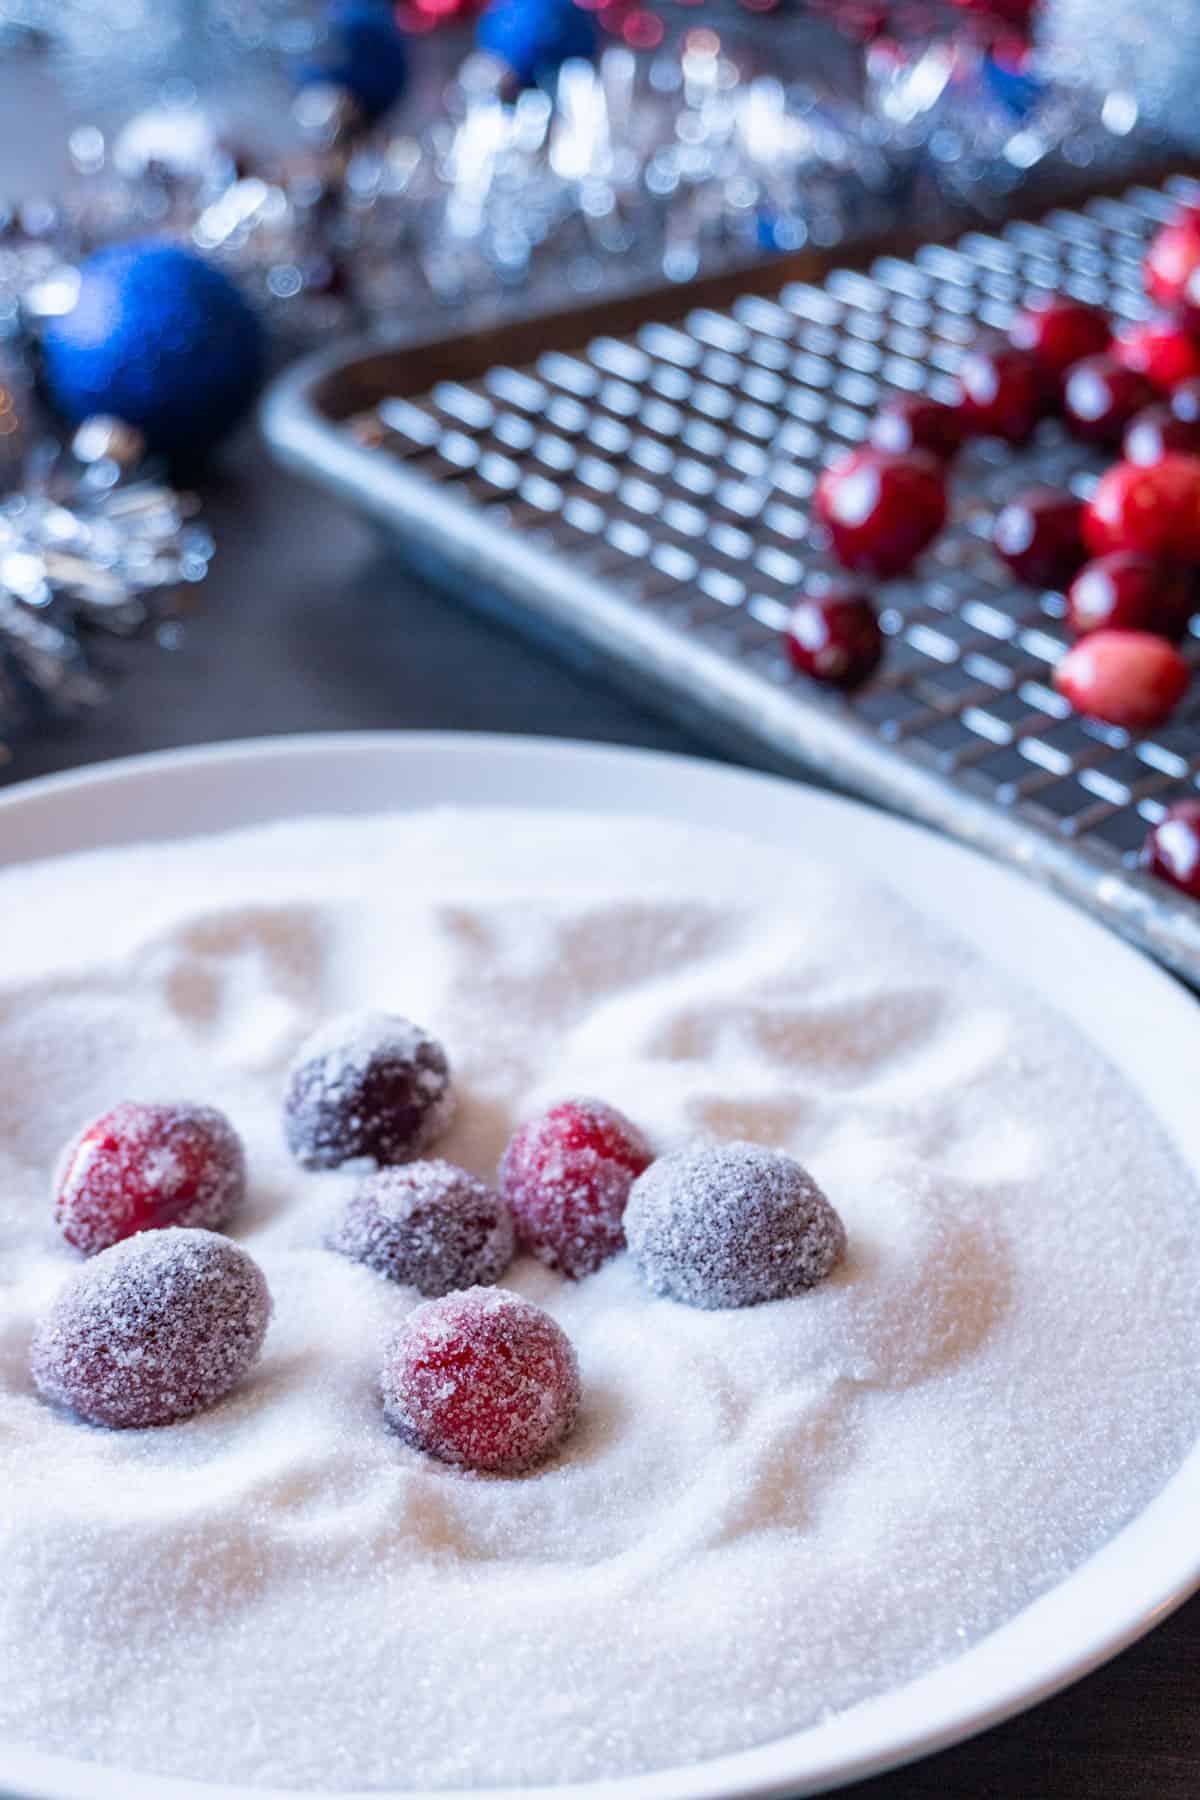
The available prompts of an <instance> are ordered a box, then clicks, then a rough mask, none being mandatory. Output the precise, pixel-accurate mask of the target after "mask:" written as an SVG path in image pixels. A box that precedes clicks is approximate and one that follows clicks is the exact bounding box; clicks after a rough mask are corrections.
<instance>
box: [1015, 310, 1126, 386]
mask: <svg viewBox="0 0 1200 1800" xmlns="http://www.w3.org/2000/svg"><path fill="white" fill-rule="evenodd" d="M1008 335H1009V339H1010V341H1011V342H1012V343H1013V344H1014V345H1015V346H1016V348H1017V349H1018V350H1027V351H1028V352H1029V354H1030V355H1031V356H1033V357H1034V358H1035V360H1036V361H1037V364H1038V367H1039V368H1040V369H1041V370H1042V372H1043V374H1044V375H1046V376H1048V377H1049V378H1050V379H1051V380H1053V381H1060V380H1061V378H1062V377H1063V376H1064V375H1065V374H1066V372H1067V370H1068V369H1069V368H1070V366H1071V364H1072V363H1077V362H1082V361H1083V359H1084V357H1085V356H1099V355H1100V353H1101V351H1103V350H1107V349H1108V345H1109V341H1110V339H1111V337H1112V332H1111V330H1110V329H1109V324H1108V319H1107V317H1106V316H1105V314H1104V313H1102V312H1101V310H1100V308H1099V307H1098V306H1088V305H1087V303H1086V301H1083V300H1069V299H1067V298H1066V297H1065V296H1064V295H1062V294H1038V295H1036V296H1035V298H1034V299H1032V300H1031V301H1030V302H1029V304H1028V306H1026V307H1025V309H1024V310H1023V311H1022V312H1019V313H1018V314H1017V316H1016V318H1015V319H1014V320H1013V322H1012V324H1011V326H1010V327H1009V332H1008Z"/></svg>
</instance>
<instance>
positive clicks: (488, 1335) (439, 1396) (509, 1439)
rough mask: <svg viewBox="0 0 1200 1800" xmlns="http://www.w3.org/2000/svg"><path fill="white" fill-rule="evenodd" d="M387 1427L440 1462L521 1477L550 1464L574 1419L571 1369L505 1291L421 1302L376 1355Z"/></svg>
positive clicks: (546, 1324)
mask: <svg viewBox="0 0 1200 1800" xmlns="http://www.w3.org/2000/svg"><path fill="white" fill-rule="evenodd" d="M380 1389H381V1392H382V1396H383V1410H384V1415H385V1417H386V1418H387V1421H388V1423H389V1424H390V1425H391V1426H392V1428H393V1429H394V1430H395V1431H397V1432H398V1433H399V1435H400V1436H401V1437H402V1438H403V1439H404V1441H405V1443H407V1444H411V1445H412V1446H413V1448H414V1449H416V1450H423V1451H424V1452H425V1453H426V1455H428V1456H436V1457H437V1458H439V1460H440V1461H442V1462H448V1463H457V1464H459V1465H460V1467H462V1468H466V1469H475V1470H479V1471H481V1472H484V1473H487V1474H494V1475H521V1474H524V1473H525V1472H526V1471H527V1470H529V1469H532V1468H535V1467H536V1466H537V1464H538V1463H541V1462H545V1460H546V1459H547V1458H548V1457H550V1456H552V1455H553V1454H554V1452H555V1451H556V1450H557V1449H558V1448H559V1446H560V1445H561V1444H562V1442H563V1440H564V1439H565V1438H566V1436H567V1434H568V1433H569V1431H570V1430H571V1427H572V1425H573V1424H574V1423H575V1418H576V1415H577V1413H578V1411H579V1401H580V1381H579V1364H578V1361H577V1359H576V1356H575V1351H574V1349H573V1347H572V1345H571V1342H570V1340H569V1338H568V1337H567V1336H566V1333H565V1332H564V1331H563V1330H562V1329H561V1327H560V1326H559V1325H557V1324H556V1323H555V1321H554V1320H553V1319H552V1318H551V1317H550V1315H549V1313H547V1312H543V1310H542V1308H541V1307H540V1306H535V1305H534V1304H533V1303H532V1301H529V1300H523V1299H521V1298H520V1296H519V1295H517V1294H513V1293H509V1292H508V1291H507V1290H506V1289H504V1288H481V1287H477V1288H468V1289H467V1290H466V1292H465V1293H461V1294H447V1295H446V1296H445V1298H444V1299H441V1300H426V1301H425V1302H424V1303H423V1304H422V1305H421V1306H418V1307H417V1308H416V1309H415V1311H413V1312H411V1313H410V1314H409V1315H408V1318H407V1319H406V1320H405V1321H404V1323H403V1325H402V1326H401V1327H400V1329H399V1331H398V1332H397V1333H396V1335H395V1336H394V1337H393V1339H392V1340H391V1342H390V1343H389V1345H388V1347H387V1350H386V1351H385V1353H384V1359H383V1373H382V1376H381V1379H380Z"/></svg>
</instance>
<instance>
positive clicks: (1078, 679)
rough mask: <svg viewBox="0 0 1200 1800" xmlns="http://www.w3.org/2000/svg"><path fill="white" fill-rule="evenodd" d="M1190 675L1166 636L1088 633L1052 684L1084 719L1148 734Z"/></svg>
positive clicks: (1173, 705)
mask: <svg viewBox="0 0 1200 1800" xmlns="http://www.w3.org/2000/svg"><path fill="white" fill-rule="evenodd" d="M1191 673H1192V672H1191V669H1190V668H1189V667H1188V665H1187V663H1186V662H1185V661H1184V659H1183V657H1182V656H1180V654H1179V652H1178V650H1176V649H1175V647H1174V645H1172V644H1168V643H1167V641H1166V639H1165V638H1160V637H1155V636H1154V635H1153V634H1152V633H1150V632H1148V631H1093V632H1090V633H1089V634H1088V636H1087V637H1084V638H1080V640H1079V642H1078V643H1077V644H1074V645H1072V647H1071V649H1070V650H1068V651H1067V653H1066V655H1065V656H1064V657H1063V658H1062V660H1061V662H1060V663H1059V665H1058V667H1057V669H1056V670H1055V671H1054V685H1055V687H1056V688H1057V689H1058V691H1059V693H1060V694H1065V695H1066V697H1067V699H1068V700H1069V701H1070V702H1071V705H1072V706H1073V707H1075V709H1076V711H1078V712H1081V713H1085V714H1086V715H1087V716H1088V718H1091V719H1103V720H1104V721H1105V723H1106V724H1108V725H1123V726H1124V727H1125V729H1126V730H1127V731H1148V730H1150V729H1151V728H1152V727H1153V726H1155V725H1161V724H1162V723H1163V721H1164V720H1165V719H1168V718H1169V717H1170V716H1171V714H1172V713H1173V712H1174V710H1175V708H1176V707H1177V706H1178V705H1179V702H1180V701H1181V700H1182V699H1183V696H1184V694H1185V693H1186V692H1187V687H1188V682H1189V681H1190V680H1191Z"/></svg>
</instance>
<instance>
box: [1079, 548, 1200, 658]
mask: <svg viewBox="0 0 1200 1800" xmlns="http://www.w3.org/2000/svg"><path fill="white" fill-rule="evenodd" d="M1067 601H1068V608H1069V610H1068V615H1067V616H1068V619H1069V621H1070V625H1071V629H1072V630H1073V631H1076V632H1078V633H1079V635H1080V636H1081V637H1082V636H1083V634H1084V633H1085V632H1088V631H1107V630H1112V631H1152V632H1154V633H1155V634H1156V635H1157V636H1158V637H1165V638H1172V639H1178V638H1181V637H1182V636H1183V634H1184V632H1185V631H1186V630H1187V627H1188V620H1189V619H1190V618H1191V616H1192V613H1193V612H1194V610H1195V604H1196V596H1195V591H1194V588H1193V585H1192V578H1191V575H1190V574H1189V573H1188V571H1187V570H1186V569H1182V568H1180V567H1179V566H1178V565H1177V564H1175V563H1166V562H1159V561H1157V560H1156V559H1155V558H1154V557H1152V556H1145V555H1143V554H1142V553H1141V552H1139V551H1137V550H1114V551H1112V552H1111V554H1110V555H1108V556H1101V557H1098V558H1097V560H1096V561H1095V562H1090V563H1087V564H1085V566H1084V567H1083V568H1082V569H1080V571H1079V573H1078V575H1077V576H1076V577H1075V579H1074V581H1073V582H1072V583H1071V586H1070V590H1069V592H1068V594H1067Z"/></svg>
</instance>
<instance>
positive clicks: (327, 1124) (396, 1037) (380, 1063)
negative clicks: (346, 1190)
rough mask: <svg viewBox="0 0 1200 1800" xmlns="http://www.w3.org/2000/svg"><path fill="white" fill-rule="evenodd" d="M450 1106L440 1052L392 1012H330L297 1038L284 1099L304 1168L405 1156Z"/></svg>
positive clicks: (433, 1136) (441, 1125)
mask: <svg viewBox="0 0 1200 1800" xmlns="http://www.w3.org/2000/svg"><path fill="white" fill-rule="evenodd" d="M453 1114H454V1090H453V1088H452V1086H451V1084H450V1065H449V1063H448V1062H447V1060H446V1052H445V1051H444V1050H443V1049H442V1046H441V1045H440V1044H439V1043H438V1041H437V1039H436V1038H434V1037H431V1036H430V1034H429V1033H428V1032H427V1031H424V1030H423V1029H422V1028H421V1026H419V1025H414V1024H413V1023H412V1021H411V1020H410V1019H405V1018H401V1017H400V1016H399V1014H396V1013H381V1012H359V1013H349V1014H346V1015H345V1016H343V1017H341V1018H336V1019H332V1020H330V1021H329V1023H327V1024H326V1025H323V1026H322V1027H321V1029H320V1030H319V1031H317V1032H315V1033H314V1034H313V1036H312V1037H310V1038H309V1039H308V1041H307V1042H306V1043H305V1044H303V1045H301V1047H300V1052H299V1054H298V1056H297V1057H296V1060H295V1062H294V1063H293V1064H292V1067H291V1070H290V1072H289V1074H288V1078H287V1091H286V1094H285V1096H284V1103H283V1121H284V1131H285V1134H286V1137H287V1143H288V1149H289V1150H290V1151H291V1153H292V1155H293V1156H294V1157H295V1158H296V1160H297V1162H299V1163H300V1164H301V1165H302V1166H303V1167H304V1168H306V1169H337V1168H340V1167H341V1165H342V1164H343V1163H347V1162H357V1161H359V1160H360V1159H362V1160H363V1161H370V1162H374V1163H376V1164H379V1165H386V1164H389V1163H402V1162H410V1161H411V1160H412V1159H413V1158H414V1157H417V1156H420V1155H422V1154H423V1152H424V1151H426V1150H428V1149H429V1147H430V1146H431V1145H432V1144H434V1143H435V1142H436V1141H437V1139H438V1138H439V1137H440V1136H441V1135H442V1133H443V1132H444V1131H445V1130H446V1127H447V1126H448V1124H449V1123H450V1120H451V1118H452V1117H453Z"/></svg>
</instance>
